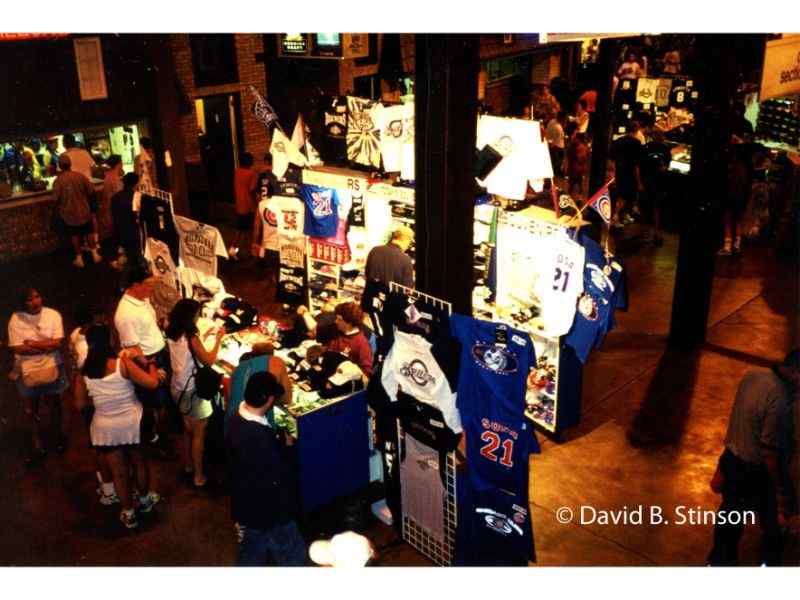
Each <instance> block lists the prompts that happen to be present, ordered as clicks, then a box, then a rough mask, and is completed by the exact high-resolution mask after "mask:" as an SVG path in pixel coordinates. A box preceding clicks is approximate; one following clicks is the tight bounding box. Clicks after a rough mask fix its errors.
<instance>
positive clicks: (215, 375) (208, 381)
mask: <svg viewBox="0 0 800 600" xmlns="http://www.w3.org/2000/svg"><path fill="white" fill-rule="evenodd" d="M187 343H188V344H189V352H190V353H191V354H192V360H193V361H194V366H195V370H194V374H193V375H192V377H194V390H195V395H196V396H197V397H198V398H202V399H203V400H214V398H216V397H217V394H218V393H219V389H220V387H222V373H219V372H217V371H215V370H214V369H212V368H211V367H210V366H208V365H204V364H202V363H199V362H198V361H197V357H196V356H195V355H194V349H193V348H192V342H191V341H188V342H187Z"/></svg>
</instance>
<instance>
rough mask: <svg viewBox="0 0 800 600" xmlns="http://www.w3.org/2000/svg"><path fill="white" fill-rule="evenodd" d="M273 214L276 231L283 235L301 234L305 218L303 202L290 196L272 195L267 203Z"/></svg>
mask: <svg viewBox="0 0 800 600" xmlns="http://www.w3.org/2000/svg"><path fill="white" fill-rule="evenodd" d="M269 207H270V210H271V211H272V212H273V213H274V214H275V220H276V223H277V226H278V233H281V234H284V235H302V234H303V223H304V219H305V207H304V206H303V203H302V202H301V201H300V200H299V199H297V198H294V197H292V196H273V197H272V198H271V199H270V203H269Z"/></svg>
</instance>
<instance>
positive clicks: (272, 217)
mask: <svg viewBox="0 0 800 600" xmlns="http://www.w3.org/2000/svg"><path fill="white" fill-rule="evenodd" d="M270 201H271V198H267V199H265V200H261V201H260V202H259V203H258V208H257V209H256V212H257V213H258V218H259V219H260V220H261V240H259V245H260V246H261V249H262V250H272V251H277V250H278V217H277V215H276V214H275V213H274V212H273V211H272V210H271V208H270V204H271V202H270Z"/></svg>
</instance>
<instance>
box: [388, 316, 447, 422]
mask: <svg viewBox="0 0 800 600" xmlns="http://www.w3.org/2000/svg"><path fill="white" fill-rule="evenodd" d="M381 383H382V384H383V387H384V389H385V390H386V393H387V394H388V396H389V398H391V400H392V401H393V402H394V401H397V392H398V389H401V388H402V391H403V392H404V393H406V394H408V395H409V396H412V397H413V398H415V399H416V400H419V401H420V402H424V403H425V404H430V405H431V406H435V407H436V408H438V409H439V410H440V411H442V416H443V417H444V420H445V423H447V426H448V427H449V428H450V429H452V430H453V431H454V432H456V433H460V432H461V429H462V427H461V418H460V417H459V415H458V410H457V409H456V394H455V393H454V392H453V391H451V389H450V383H449V382H448V381H447V377H445V374H444V372H443V371H442V369H441V367H439V363H437V362H436V359H435V358H434V357H433V354H431V344H430V342H428V341H427V340H426V339H425V338H423V337H422V336H419V335H414V334H409V333H403V332H402V331H395V334H394V344H393V345H392V349H391V350H390V351H389V354H388V355H387V356H386V361H385V363H384V365H383V375H382V376H381Z"/></svg>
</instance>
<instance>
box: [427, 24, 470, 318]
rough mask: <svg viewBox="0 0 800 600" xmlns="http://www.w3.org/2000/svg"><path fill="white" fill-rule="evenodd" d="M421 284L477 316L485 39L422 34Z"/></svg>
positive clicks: (458, 307)
mask: <svg viewBox="0 0 800 600" xmlns="http://www.w3.org/2000/svg"><path fill="white" fill-rule="evenodd" d="M415 61H416V82H415V88H416V89H415V94H414V95H415V100H414V102H415V111H416V116H415V119H416V133H415V140H416V219H417V221H416V286H417V288H418V289H419V290H420V291H423V292H426V293H428V294H431V295H433V296H437V297H439V298H442V299H445V300H448V301H450V302H452V304H453V310H454V311H456V312H459V313H462V314H471V312H472V307H471V300H472V222H473V206H474V191H473V190H474V188H475V178H474V175H473V166H474V163H475V133H476V123H477V109H478V98H477V96H478V36H477V35H436V34H418V35H417V36H416V58H415Z"/></svg>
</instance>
